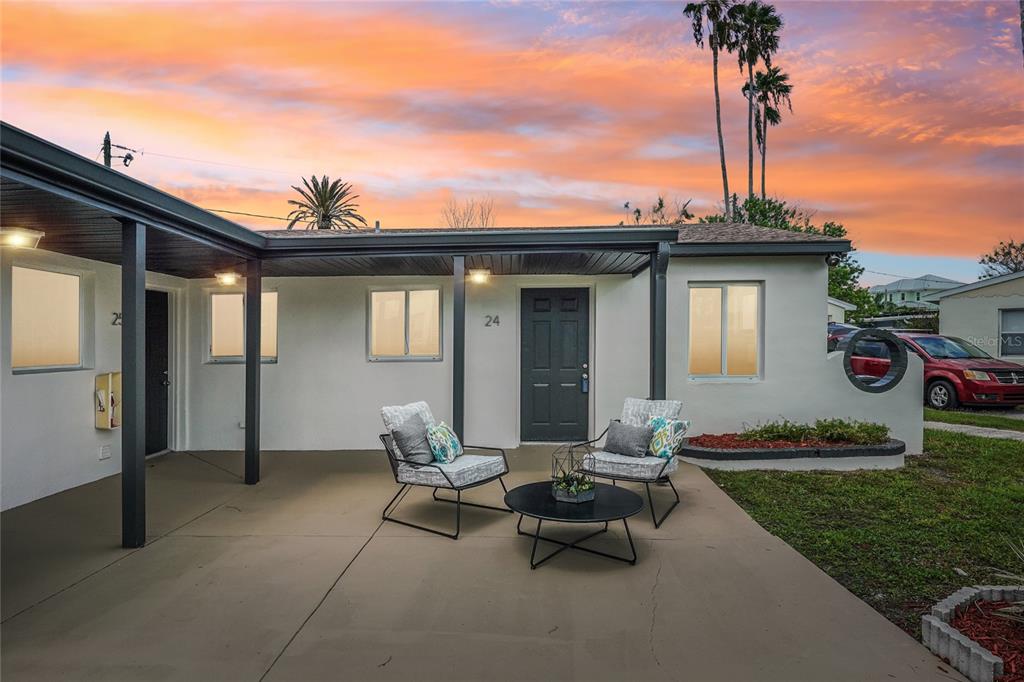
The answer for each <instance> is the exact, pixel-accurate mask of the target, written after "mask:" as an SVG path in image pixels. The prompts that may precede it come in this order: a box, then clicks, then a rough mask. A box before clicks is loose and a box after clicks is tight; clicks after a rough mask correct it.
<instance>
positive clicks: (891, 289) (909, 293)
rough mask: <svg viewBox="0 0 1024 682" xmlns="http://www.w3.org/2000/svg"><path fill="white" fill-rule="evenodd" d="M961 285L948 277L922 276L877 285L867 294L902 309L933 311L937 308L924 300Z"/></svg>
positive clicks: (880, 301)
mask: <svg viewBox="0 0 1024 682" xmlns="http://www.w3.org/2000/svg"><path fill="white" fill-rule="evenodd" d="M961 284H963V282H958V281H956V280H955V279H949V278H948V277H940V276H938V275H922V276H921V277H911V278H907V279H898V280H896V281H895V282H889V283H888V284H878V285H875V286H873V287H871V288H870V289H868V292H869V293H871V294H872V295H873V296H874V297H875V300H877V301H878V302H879V303H892V304H893V305H896V306H900V307H903V308H916V309H919V310H921V311H934V310H936V309H937V308H938V306H936V305H935V304H934V303H931V302H929V301H928V300H926V299H927V298H928V297H929V296H931V295H932V294H936V293H938V292H940V291H943V290H945V289H952V288H953V287H958V286H960V285H961Z"/></svg>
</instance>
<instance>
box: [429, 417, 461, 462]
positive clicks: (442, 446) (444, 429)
mask: <svg viewBox="0 0 1024 682" xmlns="http://www.w3.org/2000/svg"><path fill="white" fill-rule="evenodd" d="M427 442H428V443H430V451H431V452H432V453H434V461H435V462H440V463H441V464H451V463H452V462H454V461H455V458H456V457H458V456H459V455H461V454H462V443H460V442H459V437H458V436H456V435H455V432H454V431H452V429H451V427H450V426H448V425H447V424H445V423H444V422H441V423H440V424H438V425H437V426H428V427H427Z"/></svg>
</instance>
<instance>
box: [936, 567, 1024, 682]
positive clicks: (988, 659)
mask: <svg viewBox="0 0 1024 682" xmlns="http://www.w3.org/2000/svg"><path fill="white" fill-rule="evenodd" d="M978 599H980V600H982V601H1021V600H1024V586H1021V585H975V586H974V587H962V588H960V589H959V590H957V591H956V592H954V593H953V594H951V595H949V596H948V597H946V598H945V599H943V600H942V601H940V602H939V603H938V604H936V605H935V606H933V607H932V611H931V613H930V614H928V615H925V616H922V617H921V642H922V643H923V644H924V645H925V646H926V647H928V649H929V651H931V652H932V653H933V654H935V655H936V656H938V657H939V658H942V659H945V660H947V661H948V662H949V664H950V665H951V666H953V667H954V668H956V669H957V670H959V671H960V672H961V673H962V674H963V675H965V676H967V678H968V679H969V680H971V682H993V680H994V679H995V678H996V677H999V676H1000V675H1002V674H1003V659H1002V658H1000V657H999V656H996V655H995V654H993V653H992V652H991V651H989V650H988V649H986V648H985V647H983V646H981V645H980V644H978V643H977V642H975V641H974V640H973V639H971V638H970V637H968V636H967V635H965V634H963V633H962V632H960V631H959V630H957V629H956V628H955V627H953V626H952V625H950V621H952V620H953V618H954V616H956V615H958V614H960V613H962V612H963V611H964V609H966V608H968V607H969V606H970V605H971V604H973V603H974V602H975V601H976V600H978Z"/></svg>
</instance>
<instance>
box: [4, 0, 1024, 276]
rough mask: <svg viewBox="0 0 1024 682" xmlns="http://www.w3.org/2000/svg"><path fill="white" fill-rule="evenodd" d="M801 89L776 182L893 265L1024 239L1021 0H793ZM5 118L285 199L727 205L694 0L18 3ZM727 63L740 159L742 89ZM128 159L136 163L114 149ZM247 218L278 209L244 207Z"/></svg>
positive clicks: (908, 266) (210, 198)
mask: <svg viewBox="0 0 1024 682" xmlns="http://www.w3.org/2000/svg"><path fill="white" fill-rule="evenodd" d="M775 4H776V6H777V7H778V9H779V12H780V13H781V14H782V16H783V19H784V20H785V23H786V25H785V28H784V31H783V35H782V48H781V50H780V51H779V53H778V55H777V57H776V63H777V64H778V65H779V66H781V67H782V68H783V69H784V70H785V71H787V72H788V73H789V74H790V76H791V80H792V82H793V83H794V85H795V92H794V95H793V113H792V114H788V113H787V114H786V116H785V119H784V121H783V124H782V125H781V126H780V127H778V128H773V129H772V130H770V132H769V137H768V192H769V194H771V195H776V196H779V197H781V198H785V199H787V200H789V201H791V202H795V203H797V204H799V205H800V206H802V207H804V208H806V209H810V210H814V211H816V217H817V218H818V219H819V220H822V221H824V220H837V221H840V222H843V223H845V224H846V226H847V228H848V229H849V231H850V234H851V236H852V238H853V239H854V241H855V246H856V247H857V248H858V249H859V252H860V254H859V255H860V260H861V262H862V263H863V264H865V265H866V266H867V267H869V268H870V269H872V270H874V271H875V272H872V273H868V274H867V276H866V277H865V283H876V282H879V281H888V280H890V279H893V278H892V277H887V276H883V275H881V274H879V273H891V274H896V275H910V276H916V275H920V274H923V273H925V272H934V273H935V274H940V275H946V276H950V277H954V278H957V279H962V280H965V281H967V280H973V279H974V278H975V277H976V276H977V274H978V266H977V265H976V261H977V257H978V254H980V253H982V252H983V251H985V250H987V249H988V248H990V247H991V246H992V245H993V244H994V243H995V242H997V241H999V240H1000V239H1007V238H1010V237H1016V238H1018V239H1019V238H1022V237H1024V181H1022V178H1024V66H1022V56H1021V44H1020V40H1021V36H1020V27H1019V7H1018V4H1017V2H1016V0H1013V1H1006V2H969V3H959V2H931V3H910V2H842V3H839V2H777V3H775ZM0 11H2V15H0V16H2V20H0V22H2V99H0V104H2V116H3V119H4V120H5V121H7V122H9V123H11V124H13V125H16V126H18V127H21V128H23V129H25V130H28V131H29V132H32V133H35V134H37V135H40V136H42V137H45V138H47V139H50V140H52V141H54V142H56V143H58V144H60V145H63V146H65V147H68V148H69V149H71V150H73V151H76V152H78V153H80V154H83V155H86V156H88V157H90V158H95V157H96V156H97V152H98V151H99V146H100V142H101V140H102V137H103V133H104V132H105V131H106V130H110V132H111V136H112V137H113V140H114V142H115V143H120V144H124V145H128V146H131V147H134V148H136V149H140V150H144V151H145V154H144V155H142V156H140V157H139V158H138V159H137V160H136V161H135V163H133V164H132V166H131V167H130V168H129V169H127V170H126V171H125V172H127V173H128V174H130V175H132V176H134V177H137V178H139V179H141V180H144V181H146V182H149V183H152V184H154V185H156V186H158V187H160V188H162V189H164V190H167V191H169V192H171V193H173V194H176V195H178V196H181V197H183V198H185V199H187V200H189V201H192V202H194V203H196V204H198V205H200V206H203V207H205V208H215V209H231V210H235V211H244V212H250V213H259V214H266V215H271V216H284V215H286V214H287V212H288V207H287V205H286V203H285V202H286V200H287V198H289V197H290V196H291V195H292V194H293V192H292V190H291V189H290V185H292V184H296V183H297V182H298V181H299V178H300V176H302V175H309V174H312V173H327V174H328V175H331V176H337V177H341V178H343V179H345V180H347V181H349V182H352V183H353V184H354V185H355V187H356V189H357V191H358V193H359V194H360V195H361V198H360V204H361V209H362V213H363V214H364V215H365V216H366V217H367V218H368V219H369V220H370V221H371V224H372V221H373V220H380V221H381V223H382V224H383V226H384V227H385V228H387V227H415V226H438V225H440V224H441V207H442V205H443V203H444V202H445V200H446V199H447V198H448V197H449V196H455V197H457V198H459V199H466V198H471V197H472V198H482V197H491V198H493V200H494V202H495V206H496V214H497V224H498V225H501V226H514V225H530V226H534V225H548V224H559V225H565V224H617V223H618V221H619V220H621V219H622V218H623V211H622V204H623V202H625V201H631V202H633V204H640V205H649V204H650V203H652V202H653V201H654V200H655V199H656V197H657V196H658V195H659V194H662V195H664V196H665V197H666V198H667V199H668V200H669V201H671V200H673V199H677V198H678V199H681V200H685V199H689V198H692V199H693V203H692V204H691V208H693V209H694V211H695V213H697V214H698V215H700V214H703V213H707V212H710V211H713V210H716V208H717V203H716V202H720V201H721V177H720V173H719V170H718V154H717V147H716V143H715V130H714V106H713V99H712V87H711V59H710V54H709V53H708V52H707V51H701V50H699V49H698V48H697V47H696V46H695V45H694V44H693V40H692V35H691V32H690V28H689V23H688V22H687V21H686V20H685V18H684V17H683V15H682V3H679V2H659V3H621V4H618V3H586V4H564V3H556V2H542V3H526V2H512V1H509V2H497V1H496V2H489V3H483V2H480V3H469V2H465V3H426V2H417V3H411V4H403V3H376V4H371V3H364V4H336V3H325V2H321V3H309V4H300V3H288V4H283V3H282V4H273V3H238V4H228V3H182V4H172V3H147V4H129V3H116V4H99V3H82V2H76V3H61V4H41V3H27V2H3V3H2V6H0ZM741 78H742V77H741V75H740V73H739V71H738V69H737V67H736V63H735V59H734V58H733V57H727V58H725V59H723V63H722V88H723V117H724V120H725V126H726V129H725V136H726V149H727V152H728V155H729V163H730V165H729V171H730V181H731V183H732V186H733V188H734V189H735V190H737V191H740V192H743V191H745V187H746V108H745V101H744V100H743V98H742V97H741V95H740V86H741V84H742V80H741ZM122 170H123V169H122ZM234 219H236V220H237V221H238V222H240V223H242V224H245V225H248V226H250V227H255V228H267V227H283V226H284V223H283V222H281V221H274V220H261V219H253V218H244V217H235V218H234Z"/></svg>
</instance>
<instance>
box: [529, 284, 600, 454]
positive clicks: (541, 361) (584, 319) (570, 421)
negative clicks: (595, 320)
mask: <svg viewBox="0 0 1024 682" xmlns="http://www.w3.org/2000/svg"><path fill="white" fill-rule="evenodd" d="M589 317H590V292H589V291H588V290H587V289H524V290H523V301H522V325H521V329H522V344H523V348H522V386H521V388H520V400H521V405H520V413H521V415H522V419H521V421H522V426H521V433H520V437H521V438H522V440H524V441H571V440H586V438H587V433H588V428H587V427H588V409H587V408H588V395H587V394H588V392H589V382H590V356H589V353H590V350H589V349H590V320H589Z"/></svg>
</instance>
